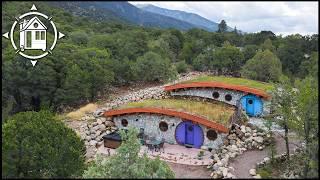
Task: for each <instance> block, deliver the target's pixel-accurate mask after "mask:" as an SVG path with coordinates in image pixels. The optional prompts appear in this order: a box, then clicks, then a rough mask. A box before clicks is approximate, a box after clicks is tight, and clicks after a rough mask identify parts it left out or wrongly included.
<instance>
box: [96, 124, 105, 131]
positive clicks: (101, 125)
mask: <svg viewBox="0 0 320 180" xmlns="http://www.w3.org/2000/svg"><path fill="white" fill-rule="evenodd" d="M98 127H99V130H100V131H105V130H106V126H105V125H104V124H100V125H99V126H98Z"/></svg>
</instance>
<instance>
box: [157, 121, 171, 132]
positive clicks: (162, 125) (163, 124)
mask: <svg viewBox="0 0 320 180" xmlns="http://www.w3.org/2000/svg"><path fill="white" fill-rule="evenodd" d="M159 129H160V131H162V132H166V131H168V129H169V125H168V123H167V122H165V121H161V122H160V123H159Z"/></svg>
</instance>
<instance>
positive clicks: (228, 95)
mask: <svg viewBox="0 0 320 180" xmlns="http://www.w3.org/2000/svg"><path fill="white" fill-rule="evenodd" d="M224 99H225V100H226V101H231V100H232V96H231V95H230V94H227V95H226V96H225V97H224Z"/></svg>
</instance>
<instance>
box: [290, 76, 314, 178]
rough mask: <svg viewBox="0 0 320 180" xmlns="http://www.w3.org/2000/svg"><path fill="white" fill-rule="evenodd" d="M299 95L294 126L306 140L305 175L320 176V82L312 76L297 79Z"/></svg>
mask: <svg viewBox="0 0 320 180" xmlns="http://www.w3.org/2000/svg"><path fill="white" fill-rule="evenodd" d="M296 86H297V88H298V95H297V96H296V101H297V108H296V115H297V117H298V118H297V120H296V121H295V123H294V124H293V128H294V129H295V130H296V132H298V134H299V135H301V136H302V137H304V141H305V145H306V148H305V154H306V156H305V159H304V170H303V174H304V177H305V178H307V177H317V176H318V158H319V157H318V151H319V144H318V141H319V137H318V136H319V127H318V124H319V123H318V122H319V119H318V115H319V110H318V107H319V103H318V93H319V92H318V82H317V80H315V79H313V78H312V77H307V78H306V79H304V80H302V81H299V80H298V81H296Z"/></svg>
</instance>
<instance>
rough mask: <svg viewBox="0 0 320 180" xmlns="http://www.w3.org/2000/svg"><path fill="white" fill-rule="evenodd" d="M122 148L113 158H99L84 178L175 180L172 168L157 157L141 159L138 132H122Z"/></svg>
mask: <svg viewBox="0 0 320 180" xmlns="http://www.w3.org/2000/svg"><path fill="white" fill-rule="evenodd" d="M120 134H121V139H122V140H123V141H122V143H121V146H120V147H119V148H118V149H117V153H116V154H115V155H113V156H111V157H107V158H102V157H101V156H97V158H96V160H95V162H94V163H93V164H92V165H91V166H89V168H88V170H86V171H85V172H84V174H83V177H84V178H117V179H118V178H120V179H121V178H130V179H135V178H174V173H173V172H172V170H171V169H170V167H169V166H168V165H167V164H166V163H165V162H164V161H161V160H160V159H159V157H157V158H156V159H155V160H153V159H150V158H148V157H147V156H146V154H144V155H143V156H142V157H139V156H138V154H139V151H140V146H141V144H140V141H139V139H138V138H137V135H138V131H137V129H135V128H132V127H131V128H129V129H128V131H127V133H125V131H123V130H121V131H120Z"/></svg>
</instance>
